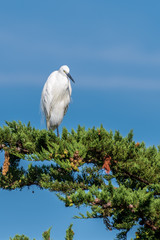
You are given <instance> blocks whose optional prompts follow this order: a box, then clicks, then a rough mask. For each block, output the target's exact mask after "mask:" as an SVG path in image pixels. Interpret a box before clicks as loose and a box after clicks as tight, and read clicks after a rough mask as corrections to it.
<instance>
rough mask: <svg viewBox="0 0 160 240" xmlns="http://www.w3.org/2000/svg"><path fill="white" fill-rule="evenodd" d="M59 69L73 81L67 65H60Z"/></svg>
mask: <svg viewBox="0 0 160 240" xmlns="http://www.w3.org/2000/svg"><path fill="white" fill-rule="evenodd" d="M59 71H60V72H61V73H62V74H63V75H65V76H67V77H69V78H70V79H71V80H72V81H73V82H74V83H75V81H74V79H73V78H72V76H71V75H70V74H69V71H70V70H69V67H68V66H67V65H63V66H61V67H60V69H59Z"/></svg>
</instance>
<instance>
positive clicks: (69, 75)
mask: <svg viewBox="0 0 160 240" xmlns="http://www.w3.org/2000/svg"><path fill="white" fill-rule="evenodd" d="M67 76H68V77H69V78H70V79H71V80H72V82H74V83H75V81H74V79H73V78H72V76H71V74H69V73H67Z"/></svg>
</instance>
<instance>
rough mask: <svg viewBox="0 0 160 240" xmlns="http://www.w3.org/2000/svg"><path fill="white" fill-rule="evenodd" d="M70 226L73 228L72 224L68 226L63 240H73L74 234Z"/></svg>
mask: <svg viewBox="0 0 160 240" xmlns="http://www.w3.org/2000/svg"><path fill="white" fill-rule="evenodd" d="M72 226H73V224H70V226H69V227H68V229H67V230H66V237H65V240H73V237H74V232H73V230H72Z"/></svg>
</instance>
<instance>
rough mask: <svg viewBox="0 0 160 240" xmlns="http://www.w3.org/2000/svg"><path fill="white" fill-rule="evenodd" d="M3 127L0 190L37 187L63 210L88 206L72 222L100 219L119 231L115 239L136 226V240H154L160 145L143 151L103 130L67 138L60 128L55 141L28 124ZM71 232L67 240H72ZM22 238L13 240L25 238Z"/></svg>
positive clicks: (159, 205) (159, 232)
mask: <svg viewBox="0 0 160 240" xmlns="http://www.w3.org/2000/svg"><path fill="white" fill-rule="evenodd" d="M6 123H7V125H5V126H4V127H3V128H0V150H1V151H4V159H5V160H4V164H3V166H2V168H1V173H0V187H1V188H2V189H6V190H13V189H18V188H19V189H22V188H23V187H25V186H31V185H36V186H38V187H40V188H41V189H48V190H50V191H56V192H58V197H59V199H60V200H62V201H64V203H65V205H66V207H70V206H72V205H74V206H76V207H80V206H81V205H86V206H89V207H90V212H87V213H86V215H83V214H80V215H79V216H77V218H102V219H103V220H104V224H105V226H106V228H107V229H108V230H112V229H118V230H120V231H121V232H120V234H118V235H117V239H126V236H127V233H128V231H129V230H130V229H131V228H132V227H133V226H135V225H137V224H138V225H139V228H138V230H137V232H136V239H138V238H139V239H148V240H149V239H150V240H152V239H154V240H156V239H159V236H160V198H159V196H160V184H159V182H160V146H158V148H156V147H155V146H152V147H148V148H147V147H146V146H145V144H144V142H142V143H136V142H135V141H134V140H133V131H130V132H129V134H128V135H127V136H126V137H122V136H121V135H120V133H119V131H115V133H113V132H112V131H110V132H107V131H106V130H105V129H104V128H103V126H101V127H100V128H97V129H95V128H94V127H93V128H92V129H88V130H85V128H84V127H80V126H78V129H77V131H74V130H72V131H71V133H69V132H68V131H67V129H66V128H64V129H63V132H62V136H61V138H57V137H56V135H55V134H54V132H52V131H47V130H38V129H35V128H32V127H31V125H30V123H28V125H27V126H26V125H25V124H22V123H21V122H18V123H17V122H15V121H13V122H6ZM20 159H24V160H25V161H30V160H32V161H37V162H38V161H44V160H47V161H50V163H51V164H50V166H48V165H43V166H38V165H34V166H33V165H32V163H31V164H29V166H28V169H27V170H26V169H24V168H23V167H22V166H20ZM71 227H72V225H71V226H70V228H69V230H68V232H67V233H66V239H73V235H74V234H73V231H72V229H71ZM49 234H50V232H49ZM106 235H107V233H106ZM20 237H21V236H20ZM22 237H23V236H22ZM22 237H21V238H17V239H27V238H22ZM24 237H25V236H24ZM15 239H16V238H15Z"/></svg>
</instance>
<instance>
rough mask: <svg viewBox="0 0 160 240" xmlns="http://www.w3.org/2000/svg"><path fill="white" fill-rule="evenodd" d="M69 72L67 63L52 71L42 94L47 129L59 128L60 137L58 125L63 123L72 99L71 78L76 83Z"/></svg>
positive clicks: (42, 106)
mask: <svg viewBox="0 0 160 240" xmlns="http://www.w3.org/2000/svg"><path fill="white" fill-rule="evenodd" d="M69 72H70V70H69V67H68V66H66V65H64V66H61V67H60V69H59V70H58V71H54V72H52V73H51V74H50V75H49V77H48V79H47V81H46V83H45V85H44V87H43V90H42V95H41V108H42V112H43V113H44V115H45V118H46V125H47V129H48V130H50V129H52V130H55V129H57V136H58V137H59V129H58V126H59V125H60V124H61V122H62V120H63V117H64V115H65V114H66V112H67V109H68V105H69V103H70V101H71V93H72V88H71V83H70V80H69V78H70V79H71V80H72V81H73V82H74V83H75V81H74V79H73V78H72V77H71V75H70V74H69Z"/></svg>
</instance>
